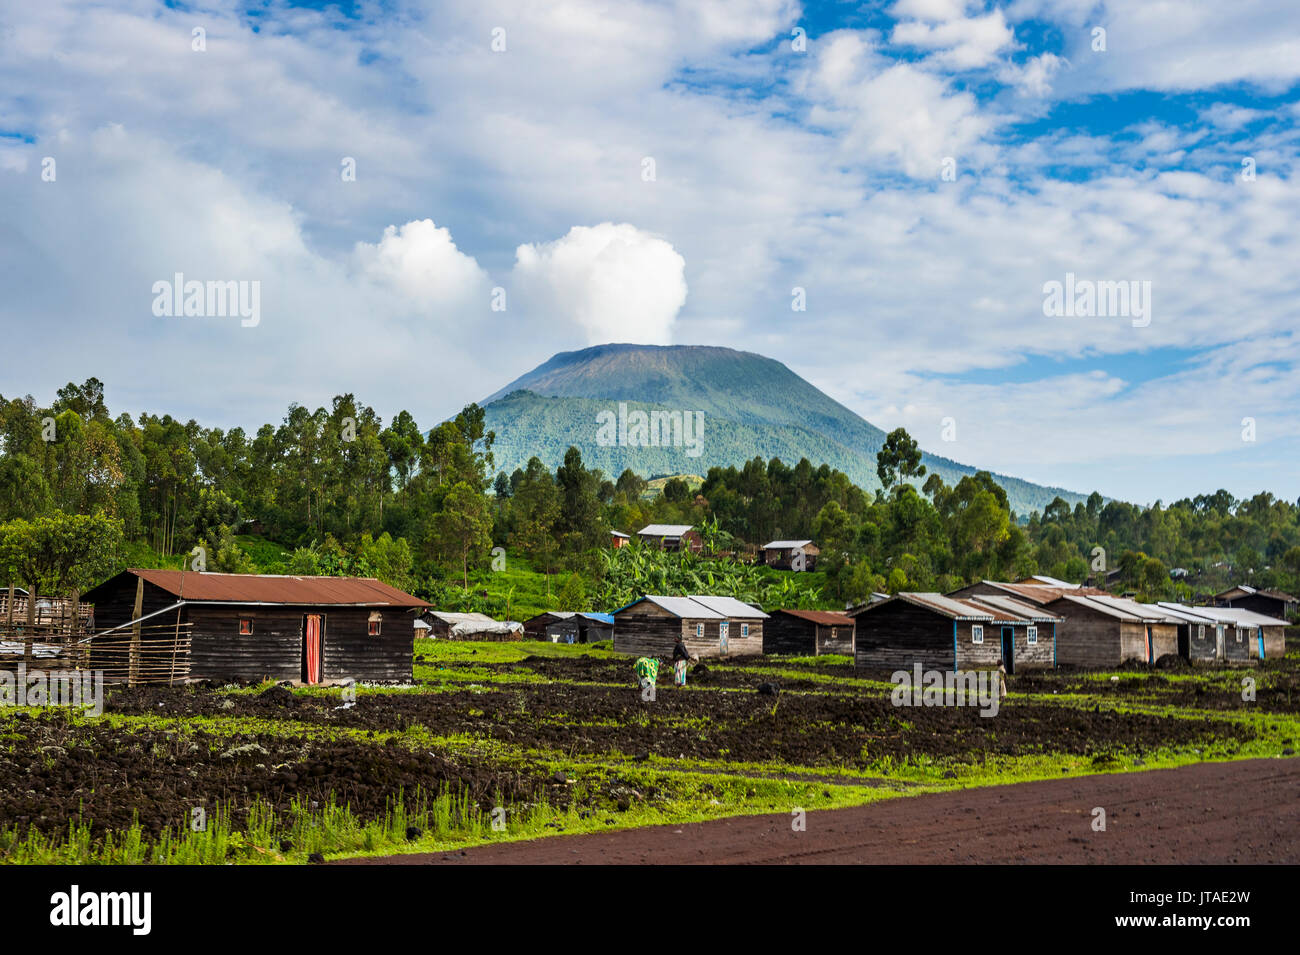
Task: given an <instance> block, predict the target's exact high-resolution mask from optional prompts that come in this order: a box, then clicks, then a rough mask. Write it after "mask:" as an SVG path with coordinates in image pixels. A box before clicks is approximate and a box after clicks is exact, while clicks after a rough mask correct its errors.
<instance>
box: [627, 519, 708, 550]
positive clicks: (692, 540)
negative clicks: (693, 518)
mask: <svg viewBox="0 0 1300 955" xmlns="http://www.w3.org/2000/svg"><path fill="white" fill-rule="evenodd" d="M636 536H637V537H638V538H639V539H640V540H641V542H642V543H644V544H648V545H650V546H651V547H658V548H659V549H660V550H673V551H676V550H683V549H685V550H689V551H691V552H692V553H696V554H698V553H699V552H700V551H701V550H703V549H704V538H702V537H701V536H700V532H699V531H697V530H696V529H695V528H694V527H693V526H691V525H690V524H647V525H646V526H645V527H643V528H641V529H640V530H639V531H637V532H636Z"/></svg>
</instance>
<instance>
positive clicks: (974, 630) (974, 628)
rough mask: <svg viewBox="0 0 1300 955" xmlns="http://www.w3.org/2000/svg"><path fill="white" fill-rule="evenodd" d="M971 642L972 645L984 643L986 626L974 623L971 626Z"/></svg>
mask: <svg viewBox="0 0 1300 955" xmlns="http://www.w3.org/2000/svg"><path fill="white" fill-rule="evenodd" d="M970 642H971V643H983V642H984V624H982V623H973V624H971V625H970Z"/></svg>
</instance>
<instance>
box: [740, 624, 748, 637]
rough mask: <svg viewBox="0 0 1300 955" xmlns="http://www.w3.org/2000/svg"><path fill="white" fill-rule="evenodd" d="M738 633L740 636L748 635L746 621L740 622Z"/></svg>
mask: <svg viewBox="0 0 1300 955" xmlns="http://www.w3.org/2000/svg"><path fill="white" fill-rule="evenodd" d="M740 635H741V636H742V637H747V636H749V624H747V623H742V624H741V625H740Z"/></svg>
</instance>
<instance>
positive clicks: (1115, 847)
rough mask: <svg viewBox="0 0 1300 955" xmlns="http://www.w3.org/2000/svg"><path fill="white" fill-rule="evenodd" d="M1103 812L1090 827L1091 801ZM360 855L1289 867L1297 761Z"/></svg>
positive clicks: (443, 860) (544, 860) (1297, 822)
mask: <svg viewBox="0 0 1300 955" xmlns="http://www.w3.org/2000/svg"><path fill="white" fill-rule="evenodd" d="M1096 807H1101V808H1102V809H1104V810H1105V811H1106V830H1105V831H1104V832H1097V831H1094V830H1093V828H1092V821H1093V818H1094V815H1093V810H1094V808H1096ZM345 861H355V862H356V863H359V864H368V865H374V864H392V865H424V864H435V865H436V864H469V865H512V864H513V865H537V864H540V865H556V864H584V865H600V864H607V865H645V864H655V865H682V864H701V863H703V864H722V863H726V864H736V863H749V864H800V863H838V864H859V863H890V864H897V863H905V864H912V863H925V864H933V863H984V864H988V863H1068V864H1081V863H1109V864H1151V863H1158V864H1182V865H1200V864H1234V863H1278V864H1292V865H1294V864H1296V863H1300V759H1286V760H1282V759H1256V760H1244V761H1241V762H1234V763H1202V764H1199V765H1196V766H1186V767H1182V768H1180V769H1169V770H1152V771H1149V772H1142V773H1120V774H1114V775H1104V776H1084V777H1077V778H1073V779H1060V780H1049V781H1046V782H1033V783H1019V784H1017V785H1013V786H998V787H991V788H986V789H968V790H963V791H960V792H951V793H942V794H939V795H924V796H912V797H904V798H899V799H891V800H888V801H885V802H880V803H875V804H873V805H869V806H859V807H855V808H852V809H830V810H824V811H820V812H809V813H808V815H807V829H806V830H805V831H803V832H795V831H793V830H792V828H791V817H790V816H788V815H778V816H742V817H736V818H731V819H721V820H715V821H713V822H705V823H696V824H690V825H681V826H655V827H653V828H648V829H629V830H624V831H621V832H604V833H596V834H593V835H582V836H557V837H553V838H550V839H541V840H534V841H531V842H515V843H501V844H498V845H493V846H484V847H482V848H478V849H470V850H468V851H466V852H464V853H456V854H451V855H443V854H432V855H429V854H426V855H414V856H390V857H386V858H382V859H380V858H372V859H358V860H345Z"/></svg>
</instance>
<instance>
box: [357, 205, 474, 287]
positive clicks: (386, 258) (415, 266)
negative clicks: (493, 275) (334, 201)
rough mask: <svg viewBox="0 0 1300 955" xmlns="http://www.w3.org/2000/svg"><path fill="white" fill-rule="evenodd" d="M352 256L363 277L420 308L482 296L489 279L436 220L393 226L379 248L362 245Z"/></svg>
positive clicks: (421, 220) (386, 230)
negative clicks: (421, 306)
mask: <svg viewBox="0 0 1300 955" xmlns="http://www.w3.org/2000/svg"><path fill="white" fill-rule="evenodd" d="M353 256H354V259H355V261H356V264H357V266H358V267H359V269H360V270H361V272H362V273H363V274H364V275H366V276H367V277H369V278H370V279H372V280H374V281H377V282H379V283H381V284H386V285H389V286H391V287H393V288H395V289H397V290H398V291H400V292H401V293H402V294H404V295H406V296H407V297H408V298H410V299H411V300H413V301H415V302H418V303H420V304H422V305H430V306H447V305H454V304H458V303H463V302H467V301H469V300H470V299H472V298H473V297H474V296H475V295H482V294H483V293H484V292H485V290H486V287H487V274H486V273H485V272H484V271H483V270H482V269H481V268H479V265H478V263H477V262H476V261H475V260H474V258H473V257H472V256H469V255H466V254H465V253H463V252H461V251H460V250H459V249H457V248H456V243H455V242H453V241H452V238H451V232H450V231H449V230H447V229H443V228H439V227H438V226H436V225H434V224H433V220H432V219H419V220H416V221H413V222H408V223H406V225H404V226H402V227H401V228H400V229H399V228H398V227H397V226H391V225H390V226H389V227H388V228H386V229H385V230H384V236H383V238H382V239H380V240H379V243H378V244H377V245H372V244H370V243H367V242H358V243H357V244H356V248H355V249H354V250H353Z"/></svg>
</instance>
